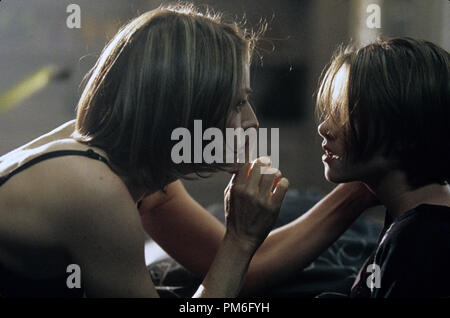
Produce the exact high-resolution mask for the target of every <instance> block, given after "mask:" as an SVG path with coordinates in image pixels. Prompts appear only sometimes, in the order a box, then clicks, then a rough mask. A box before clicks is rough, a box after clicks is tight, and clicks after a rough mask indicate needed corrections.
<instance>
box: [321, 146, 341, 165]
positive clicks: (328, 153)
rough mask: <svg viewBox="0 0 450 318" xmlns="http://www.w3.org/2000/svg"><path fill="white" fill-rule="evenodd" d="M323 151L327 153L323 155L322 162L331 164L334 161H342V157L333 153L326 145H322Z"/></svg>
mask: <svg viewBox="0 0 450 318" xmlns="http://www.w3.org/2000/svg"><path fill="white" fill-rule="evenodd" d="M322 149H323V150H324V151H325V153H324V154H323V155H322V161H323V162H327V163H329V162H331V161H333V160H341V157H340V156H338V155H336V154H335V153H333V152H332V151H331V150H330V149H329V148H328V147H326V146H325V145H324V144H322Z"/></svg>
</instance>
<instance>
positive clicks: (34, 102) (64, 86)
mask: <svg viewBox="0 0 450 318" xmlns="http://www.w3.org/2000/svg"><path fill="white" fill-rule="evenodd" d="M193 2H194V3H195V4H197V5H200V6H207V5H210V6H212V7H213V8H214V9H217V10H223V11H225V12H226V15H227V16H230V17H238V18H240V17H242V16H243V15H244V14H245V17H246V19H247V20H248V22H249V25H257V23H258V22H259V21H260V19H261V17H263V18H265V20H266V21H268V22H269V29H268V31H267V33H266V36H265V40H264V41H263V42H262V44H261V47H262V49H261V53H262V56H263V59H262V61H263V63H262V65H261V63H255V65H254V66H253V71H254V72H253V73H254V75H255V76H254V77H253V79H252V82H253V83H254V84H255V85H256V86H257V87H258V90H257V92H255V96H254V107H255V108H256V111H257V113H258V114H259V115H263V114H261V113H263V112H262V110H263V109H262V108H261V105H262V104H263V102H264V99H265V97H264V98H260V99H259V100H258V94H259V93H258V91H259V92H265V93H267V92H268V93H271V94H276V92H277V90H278V89H279V88H278V87H277V82H276V80H275V81H274V78H273V76H272V75H271V74H272V73H270V70H271V68H272V67H276V68H277V69H278V70H280V69H281V72H285V73H286V74H288V73H289V72H290V71H292V70H294V71H296V73H295V74H296V76H297V77H298V78H300V79H301V82H299V83H301V84H299V86H301V87H299V91H301V98H300V99H299V100H292V101H291V100H288V101H287V104H288V106H289V107H292V109H293V110H298V111H299V112H298V114H299V115H298V116H291V117H289V118H286V116H285V118H275V117H274V116H272V115H270V116H260V122H261V127H278V128H279V129H280V168H281V170H282V171H283V172H284V174H285V175H287V176H288V177H289V179H290V181H291V183H292V185H293V186H294V187H296V188H300V189H307V188H311V187H313V188H317V189H319V190H322V191H327V190H329V189H331V188H332V187H333V186H332V185H330V184H328V183H327V182H326V181H325V180H324V178H323V166H322V163H321V160H320V157H321V154H322V151H321V148H320V142H321V140H320V138H319V136H318V135H317V132H316V126H317V122H316V120H315V118H314V96H313V94H314V91H315V89H316V87H317V81H318V78H319V76H320V73H321V71H322V70H323V68H324V66H325V65H326V64H327V63H328V61H329V59H330V57H331V55H332V53H333V51H334V50H335V48H336V47H337V45H338V44H340V43H346V42H348V41H349V40H350V39H354V40H356V41H365V40H370V39H372V38H374V37H376V36H377V35H408V36H413V37H418V38H424V39H428V40H431V41H433V42H436V43H437V44H440V45H441V46H443V47H445V48H446V49H449V47H450V39H449V35H448V29H449V26H450V25H449V23H450V22H449V12H450V10H449V9H450V2H449V1H447V0H428V1H422V0H409V1H406V0H398V1H388V0H371V1H369V0H304V1H300V0H279V1H273V0H208V1H193ZM70 3H76V4H78V5H79V6H80V7H81V28H80V29H69V28H67V26H66V19H67V16H68V15H69V14H68V13H67V12H66V7H67V6H68V5H69V4H70ZM373 3H375V4H378V5H379V6H380V8H381V28H380V29H375V30H374V29H368V28H367V25H366V19H367V17H368V15H369V14H368V13H367V12H366V9H367V6H368V5H369V4H373ZM160 4H161V1H156V0H148V1H147V0H134V1H121V0H96V1H88V0H71V1H67V0H57V1H56V0H35V1H29V0H14V1H1V2H0V75H1V76H0V94H1V92H4V91H6V90H8V89H9V88H11V87H13V86H14V85H15V84H17V83H18V82H20V81H21V80H23V79H24V78H26V77H27V76H28V75H29V74H32V73H33V72H35V71H37V70H39V69H40V68H41V67H43V66H45V65H49V64H52V65H56V66H59V67H66V68H68V69H70V71H71V77H70V78H69V79H67V80H65V81H60V82H55V83H52V84H50V85H49V86H48V87H46V88H45V89H43V90H41V91H40V92H38V93H37V94H35V95H33V96H32V97H31V98H29V99H27V100H26V101H24V102H23V103H21V104H20V105H18V106H17V107H15V108H14V109H11V110H9V111H7V112H4V113H0V153H5V152H7V151H9V150H12V149H14V148H15V147H17V146H19V145H21V144H23V143H25V142H27V141H29V140H31V139H32V138H35V137H37V136H38V135H40V134H42V133H45V132H47V131H49V130H50V129H52V128H55V127H56V126H58V125H59V124H61V123H63V122H65V121H67V120H70V119H72V118H74V115H75V113H74V108H75V105H76V103H77V100H78V98H79V96H80V94H81V90H80V88H79V85H80V82H81V80H82V78H83V76H84V74H85V73H86V72H87V71H88V70H89V69H90V68H91V67H92V66H93V64H94V63H95V61H96V59H97V57H98V55H99V54H100V52H101V49H102V48H103V46H104V45H105V43H106V42H107V40H108V39H110V38H111V37H112V35H113V34H114V33H115V32H116V31H117V30H118V28H119V27H120V25H122V24H123V23H125V22H126V21H128V20H129V19H131V18H132V17H134V16H136V15H137V14H138V13H139V12H143V11H146V10H149V9H153V8H156V7H157V6H159V5H160ZM271 76H272V77H271ZM274 96H275V95H274ZM260 97H261V95H260ZM284 103H286V101H284ZM267 107H269V108H270V107H271V105H269V106H267ZM272 107H273V109H274V110H275V111H276V110H278V109H280V105H278V104H277V103H276V98H275V101H274V102H273V106H272ZM283 107H286V106H283ZM228 179H229V176H227V175H223V174H222V175H220V174H219V175H217V176H215V177H212V178H209V179H206V180H202V181H200V182H186V186H187V187H188V189H189V190H190V191H191V193H192V194H193V195H194V197H196V198H197V199H198V200H199V201H200V202H201V203H203V204H209V203H212V202H218V201H220V200H222V196H223V188H224V187H225V185H226V183H227V180H228Z"/></svg>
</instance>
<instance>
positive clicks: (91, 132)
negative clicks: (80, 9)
mask: <svg viewBox="0 0 450 318" xmlns="http://www.w3.org/2000/svg"><path fill="white" fill-rule="evenodd" d="M255 41H256V36H255V34H254V33H250V32H245V30H243V29H241V28H239V27H238V25H237V24H236V23H225V22H222V20H221V16H220V15H218V14H214V13H212V12H211V11H209V10H208V12H206V13H201V12H200V11H198V10H197V9H196V8H195V7H194V6H192V5H175V6H167V7H160V8H158V9H156V10H153V11H149V12H146V13H144V14H142V15H141V16H139V17H137V18H135V19H134V20H132V21H131V22H130V23H128V24H127V25H125V26H124V27H123V28H122V29H121V30H120V31H119V32H118V33H117V35H116V36H115V37H114V38H113V39H112V40H111V41H110V42H109V44H108V45H107V46H106V47H105V49H104V50H103V52H102V54H101V56H100V58H99V59H98V61H97V63H96V65H95V66H94V67H93V69H92V70H91V72H90V74H89V80H88V82H87V85H86V87H85V89H84V91H83V94H82V96H81V99H80V101H79V104H78V111H77V120H76V133H75V134H74V136H75V138H76V139H77V140H79V141H80V142H83V143H86V144H89V145H93V146H97V147H100V148H102V149H103V150H105V151H106V153H107V154H108V156H109V159H110V160H111V162H112V164H113V165H115V166H116V167H118V170H119V171H117V172H118V173H119V174H123V175H126V176H128V177H129V178H130V179H131V180H132V181H133V183H134V184H137V185H144V186H150V185H155V184H156V185H157V186H158V187H160V188H163V186H164V185H165V184H166V183H167V182H168V181H170V180H172V179H174V178H178V177H183V172H181V171H180V166H179V165H176V164H174V163H173V162H172V160H171V157H170V154H171V148H172V146H173V145H174V143H175V141H173V142H172V141H171V133H172V131H173V130H174V129H175V128H178V127H184V128H188V129H189V130H190V131H191V132H192V131H193V126H194V120H195V119H201V120H202V124H203V129H207V128H209V127H218V128H221V129H225V125H226V121H227V118H228V116H229V114H230V112H231V110H232V106H233V105H234V104H235V103H237V98H238V90H240V87H241V85H242V81H243V71H244V63H245V62H249V63H250V57H251V51H252V49H253V46H254V43H255ZM195 169H196V171H197V172H202V171H211V169H220V167H219V166H213V165H212V164H208V165H202V164H197V165H195Z"/></svg>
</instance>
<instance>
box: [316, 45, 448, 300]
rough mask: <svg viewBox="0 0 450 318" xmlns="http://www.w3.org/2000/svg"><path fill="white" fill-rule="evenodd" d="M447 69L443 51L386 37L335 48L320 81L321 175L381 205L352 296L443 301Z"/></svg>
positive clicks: (445, 286) (445, 292) (445, 284)
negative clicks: (380, 224)
mask: <svg viewBox="0 0 450 318" xmlns="http://www.w3.org/2000/svg"><path fill="white" fill-rule="evenodd" d="M449 67H450V56H449V53H448V52H446V51H445V50H444V49H442V48H440V47H438V46H436V45H434V44H432V43H430V42H427V41H420V40H414V39H411V38H391V39H387V40H379V41H377V42H374V43H372V44H369V45H367V46H364V47H361V48H359V49H355V48H353V49H352V48H348V49H344V50H340V51H339V53H338V54H337V55H336V56H335V57H334V59H333V60H332V63H331V65H330V67H329V68H328V70H327V71H326V73H325V75H324V77H323V79H322V81H321V85H320V88H319V91H318V98H317V106H318V110H319V113H320V114H321V115H322V118H323V119H324V121H323V122H322V123H321V124H320V126H319V128H318V130H319V134H320V135H321V136H322V137H323V143H322V146H323V149H324V150H325V154H324V156H323V163H324V166H325V176H326V178H327V179H328V180H329V181H332V182H336V183H342V182H350V181H355V180H358V181H362V182H364V183H365V184H367V185H368V187H369V188H370V189H371V190H372V191H373V192H374V193H375V195H376V196H377V197H378V199H379V200H380V202H381V203H382V204H383V205H384V206H385V207H386V208H387V211H386V218H385V226H384V229H383V231H382V233H381V235H380V239H379V242H378V246H377V248H376V250H375V251H374V253H373V254H372V256H371V257H369V259H368V260H367V261H366V263H365V265H364V266H363V267H362V268H361V271H360V273H359V275H358V277H357V279H356V281H355V283H354V285H353V288H352V291H351V296H352V297H373V298H391V297H450V279H449V275H448V269H449V268H450V188H449V184H448V181H449V178H450V165H449V163H450V152H449V149H450V135H449V127H450V104H449V102H450V81H449V80H450V68H449ZM368 266H369V268H371V269H374V272H373V273H374V275H372V272H370V271H369V272H368V271H367V268H368ZM376 266H377V267H376ZM376 268H378V269H379V270H377V269H376ZM378 273H379V274H380V275H379V277H378V278H377V277H376V275H378ZM372 279H373V283H372V285H371V284H370V280H372ZM368 280H369V284H368ZM369 287H371V288H369Z"/></svg>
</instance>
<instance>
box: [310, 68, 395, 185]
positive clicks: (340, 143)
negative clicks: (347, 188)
mask: <svg viewBox="0 0 450 318" xmlns="http://www.w3.org/2000/svg"><path fill="white" fill-rule="evenodd" d="M347 79H348V70H347V68H346V67H345V66H343V67H341V69H340V70H339V71H338V73H337V74H336V77H335V80H334V82H333V88H332V102H333V103H338V101H342V100H343V99H342V98H343V97H344V95H343V94H345V87H346V84H347ZM338 121H340V120H339V116H335V119H334V120H332V119H331V118H329V117H328V118H327V119H326V120H325V121H323V122H322V123H321V124H320V125H319V126H318V132H319V135H320V136H321V137H322V138H323V141H322V149H323V150H324V154H323V155H322V162H323V164H324V169H325V178H326V179H327V180H328V181H330V182H334V183H343V182H350V181H363V182H368V181H370V180H372V179H373V178H378V177H380V176H381V175H383V174H384V173H386V171H387V170H388V169H389V167H390V165H391V162H390V161H389V160H387V159H386V158H384V157H383V156H381V155H380V156H374V157H372V158H370V159H369V160H364V161H362V160H350V159H349V157H351V156H350V155H349V153H347V152H351V149H347V147H346V138H347V137H346V135H347V134H346V132H345V129H346V128H345V126H343V125H342V124H338V123H337V122H338Z"/></svg>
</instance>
